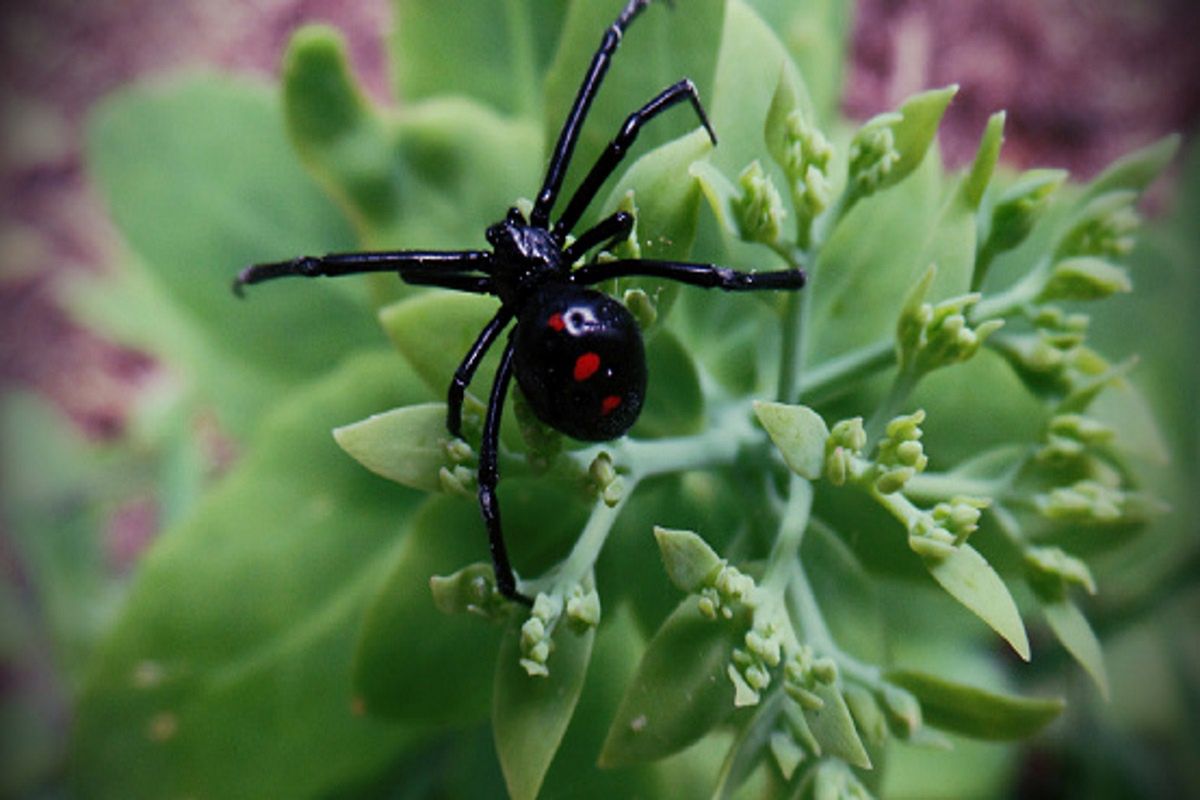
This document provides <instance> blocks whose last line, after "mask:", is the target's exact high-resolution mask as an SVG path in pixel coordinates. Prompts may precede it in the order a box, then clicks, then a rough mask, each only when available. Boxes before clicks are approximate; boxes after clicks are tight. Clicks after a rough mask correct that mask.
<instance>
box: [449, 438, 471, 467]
mask: <svg viewBox="0 0 1200 800" xmlns="http://www.w3.org/2000/svg"><path fill="white" fill-rule="evenodd" d="M474 455H475V451H474V450H473V449H471V445H469V444H468V443H467V442H465V441H463V440H462V439H459V438H458V437H455V438H453V439H451V440H450V441H448V442H446V457H447V458H449V459H450V460H451V461H453V462H454V463H455V464H462V463H464V462H466V461H470V460H471V459H472V458H473V457H474Z"/></svg>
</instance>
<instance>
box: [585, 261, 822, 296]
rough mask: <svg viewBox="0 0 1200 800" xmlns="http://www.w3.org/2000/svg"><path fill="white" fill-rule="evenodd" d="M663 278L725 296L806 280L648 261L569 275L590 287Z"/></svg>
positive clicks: (782, 273)
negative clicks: (719, 291)
mask: <svg viewBox="0 0 1200 800" xmlns="http://www.w3.org/2000/svg"><path fill="white" fill-rule="evenodd" d="M635 276H637V277H644V278H665V279H667V280H672V281H679V282H680V283H686V284H688V285H689V286H699V287H701V288H704V289H723V290H724V291H727V292H752V291H763V290H768V291H769V290H793V291H794V290H796V289H802V288H803V287H804V284H805V283H806V282H807V281H808V276H807V274H806V273H805V272H804V270H802V269H780V270H772V271H770V272H740V271H738V270H735V269H729V268H728V267H720V266H717V265H716V264H694V263H691V262H687V261H652V260H650V259H625V260H621V261H609V262H606V263H601V264H588V265H586V266H583V267H580V268H579V269H577V270H575V271H574V272H572V273H571V281H572V282H574V283H578V284H580V285H582V286H591V285H592V284H596V283H601V282H603V281H607V280H611V279H613V278H629V277H635Z"/></svg>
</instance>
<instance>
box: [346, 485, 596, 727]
mask: <svg viewBox="0 0 1200 800" xmlns="http://www.w3.org/2000/svg"><path fill="white" fill-rule="evenodd" d="M500 507H501V508H502V509H504V530H505V533H506V535H507V539H508V546H509V549H510V556H511V558H512V562H513V564H514V566H515V567H516V568H517V569H518V571H523V570H526V569H528V570H530V573H531V574H536V570H538V569H542V568H544V567H545V566H546V564H547V562H548V561H550V560H553V559H556V558H559V557H561V555H562V550H564V549H565V546H566V545H567V544H568V543H569V542H570V541H571V540H572V539H573V538H574V536H575V535H576V534H577V533H578V532H579V529H580V527H581V526H582V523H583V519H584V516H585V514H586V511H585V508H584V506H583V504H582V503H581V502H580V501H579V500H578V498H577V497H576V493H575V492H573V491H570V490H569V489H564V488H563V487H561V486H556V485H554V484H552V483H551V482H549V481H547V480H546V479H545V478H536V479H530V480H521V479H517V480H513V479H509V480H505V481H502V482H501V484H500ZM547 509H554V510H555V513H553V514H548V513H547ZM486 553H487V532H486V531H485V529H484V527H483V521H482V519H481V518H480V516H479V506H478V505H477V504H476V503H474V502H471V501H466V500H464V499H463V498H460V497H456V496H452V495H449V496H446V495H444V496H439V497H434V498H430V499H429V500H428V501H427V502H426V503H425V504H424V505H423V506H422V507H421V509H420V510H419V512H418V513H417V514H416V515H415V516H414V517H413V519H412V522H411V524H410V528H409V531H408V533H407V535H406V536H405V539H404V541H403V542H402V543H401V545H400V546H399V548H398V549H397V550H396V551H395V554H394V557H393V558H392V559H391V560H390V562H389V564H388V570H389V573H388V578H387V580H386V581H385V582H384V583H383V584H382V589H381V590H380V591H379V593H378V594H377V595H376V596H375V598H374V599H373V601H372V602H371V605H370V608H369V610H368V612H367V615H366V620H365V621H364V623H363V626H362V631H361V635H360V636H359V641H358V651H357V653H356V654H355V657H354V686H355V690H356V692H357V693H358V694H359V695H360V696H361V697H362V698H363V701H364V705H365V707H366V709H367V711H368V712H370V713H376V714H380V715H383V716H387V717H391V718H394V719H398V720H405V721H411V722H420V723H422V724H430V725H451V724H455V725H461V724H467V723H471V722H475V721H478V720H481V719H483V718H484V717H486V716H487V709H488V702H489V698H490V693H491V687H492V678H493V673H494V668H493V663H492V656H493V654H495V652H496V649H497V647H498V645H499V640H500V636H501V629H500V628H499V627H498V626H496V625H494V624H491V623H489V622H488V621H486V620H484V619H482V618H481V617H479V616H477V615H474V614H462V615H453V616H447V615H445V614H443V613H442V612H441V611H439V610H438V608H437V607H436V605H435V604H434V599H433V594H432V592H431V591H430V584H429V582H430V578H431V577H432V576H434V575H449V574H451V573H453V572H456V571H457V570H458V569H459V568H460V567H463V566H465V565H467V564H469V563H472V562H475V561H478V560H479V559H480V558H481V557H484V556H485V555H486ZM552 663H553V662H552ZM430 686H452V687H454V691H452V692H448V693H447V692H434V691H429V690H428V687H430Z"/></svg>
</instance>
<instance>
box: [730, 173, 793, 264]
mask: <svg viewBox="0 0 1200 800" xmlns="http://www.w3.org/2000/svg"><path fill="white" fill-rule="evenodd" d="M738 185H739V186H740V187H741V189H742V192H741V194H740V195H739V196H738V197H737V198H735V199H734V202H733V206H734V209H733V210H734V214H735V216H736V218H737V223H738V229H739V231H740V233H741V237H742V238H743V239H745V240H746V241H748V242H761V243H763V244H774V243H776V242H778V241H779V236H780V232H781V230H782V223H783V218H784V217H785V216H787V211H785V210H784V207H783V199H782V198H781V197H780V196H779V190H778V189H776V188H775V184H774V183H772V182H771V178H770V176H769V175H767V174H766V173H765V172H764V171H763V168H762V164H760V163H759V162H758V161H757V160H755V161H752V162H751V163H750V165H749V166H748V167H746V169H744V170H742V174H741V175H739V176H738Z"/></svg>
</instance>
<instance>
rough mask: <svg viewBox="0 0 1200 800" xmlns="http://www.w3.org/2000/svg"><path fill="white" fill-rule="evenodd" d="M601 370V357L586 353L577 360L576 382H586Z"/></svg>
mask: <svg viewBox="0 0 1200 800" xmlns="http://www.w3.org/2000/svg"><path fill="white" fill-rule="evenodd" d="M598 369H600V356H598V355H596V354H595V353H584V354H583V355H581V356H580V357H579V358H577V359H575V380H577V381H586V380H587V379H588V378H590V377H592V376H593V375H595V374H596V370H598Z"/></svg>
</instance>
